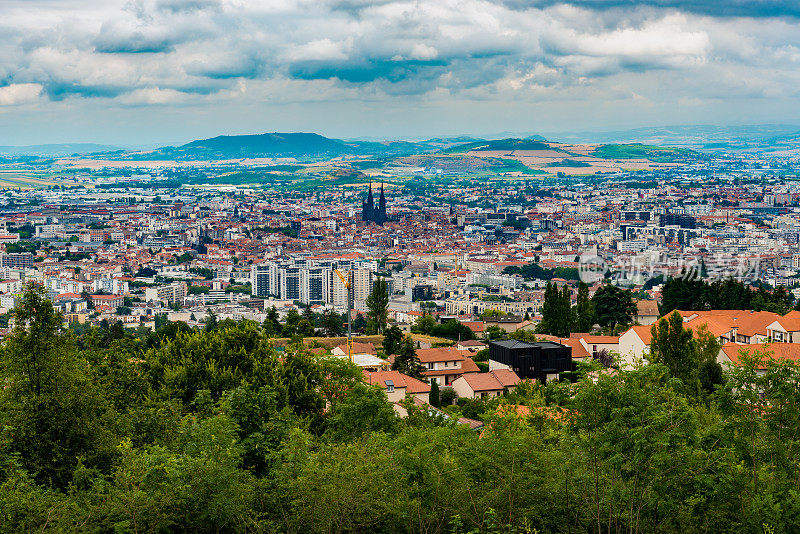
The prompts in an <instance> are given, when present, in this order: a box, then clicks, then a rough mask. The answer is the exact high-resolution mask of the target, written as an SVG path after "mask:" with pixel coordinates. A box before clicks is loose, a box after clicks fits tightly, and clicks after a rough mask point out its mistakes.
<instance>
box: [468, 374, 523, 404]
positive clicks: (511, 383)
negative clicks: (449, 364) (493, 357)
mask: <svg viewBox="0 0 800 534" xmlns="http://www.w3.org/2000/svg"><path fill="white" fill-rule="evenodd" d="M519 380H520V379H519V376H517V373H515V372H514V371H509V370H508V369H496V370H494V371H489V372H488V373H469V374H465V375H462V376H460V377H458V378H456V379H455V380H454V381H453V390H454V391H455V392H456V393H457V394H458V396H459V397H466V398H468V399H483V398H485V397H499V396H500V395H502V394H503V392H504V391H510V390H512V389H514V388H515V387H516V385H517V384H518V383H519Z"/></svg>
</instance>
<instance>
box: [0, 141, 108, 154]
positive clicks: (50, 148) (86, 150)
mask: <svg viewBox="0 0 800 534" xmlns="http://www.w3.org/2000/svg"><path fill="white" fill-rule="evenodd" d="M118 150H122V148H121V147H118V146H111V145H100V144H96V143H53V144H45V145H28V146H0V154H6V155H9V156H72V155H75V154H96V153H99V152H114V151H118Z"/></svg>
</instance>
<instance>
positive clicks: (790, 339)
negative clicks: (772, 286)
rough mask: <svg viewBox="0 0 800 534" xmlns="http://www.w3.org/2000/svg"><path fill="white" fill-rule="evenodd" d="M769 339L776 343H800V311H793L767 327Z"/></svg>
mask: <svg viewBox="0 0 800 534" xmlns="http://www.w3.org/2000/svg"><path fill="white" fill-rule="evenodd" d="M767 338H768V339H769V340H771V341H773V342H774V343H800V311H796V310H792V311H790V312H789V313H787V314H786V315H784V316H783V317H779V318H777V319H776V320H775V321H773V322H771V323H770V324H769V325H767Z"/></svg>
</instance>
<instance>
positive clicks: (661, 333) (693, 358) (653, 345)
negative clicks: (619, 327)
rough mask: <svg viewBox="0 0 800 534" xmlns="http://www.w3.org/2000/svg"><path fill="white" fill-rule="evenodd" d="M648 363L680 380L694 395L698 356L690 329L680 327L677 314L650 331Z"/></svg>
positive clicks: (654, 326) (679, 318)
mask: <svg viewBox="0 0 800 534" xmlns="http://www.w3.org/2000/svg"><path fill="white" fill-rule="evenodd" d="M651 333H652V336H653V337H652V340H651V342H650V357H649V359H650V361H651V362H653V363H661V364H663V365H664V366H666V368H667V369H668V370H669V372H670V374H671V375H672V376H674V377H675V378H679V379H681V381H683V384H684V386H686V388H687V391H696V386H697V385H698V384H697V370H698V367H699V366H700V356H699V351H698V348H697V342H696V341H695V339H694V336H693V335H692V330H691V329H686V328H684V327H683V317H681V314H680V313H678V312H677V311H674V312H672V313H671V314H670V315H669V317H666V318H662V319H661V320H660V321H658V323H656V324H654V325H653V326H652V328H651Z"/></svg>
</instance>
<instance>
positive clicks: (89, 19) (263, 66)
mask: <svg viewBox="0 0 800 534" xmlns="http://www.w3.org/2000/svg"><path fill="white" fill-rule="evenodd" d="M570 2H572V3H570ZM580 3H581V2H579V1H578V2H576V1H575V0H564V1H563V2H555V1H552V2H550V1H541V2H511V1H508V0H507V1H499V0H498V1H491V0H270V1H268V2H265V1H263V0H75V1H73V2H69V3H65V2H58V1H56V0H3V1H2V2H0V35H3V36H4V38H3V39H2V40H0V85H4V87H2V88H0V95H3V96H2V97H1V98H0V103H2V104H3V105H6V106H8V105H9V104H7V103H5V102H15V103H16V102H18V101H27V102H32V101H36V100H37V99H38V100H40V101H42V103H41V105H42V106H46V105H48V104H47V100H48V99H49V100H51V101H53V102H58V101H65V102H66V103H73V104H74V103H75V102H78V101H80V102H87V101H89V102H91V101H92V100H91V99H92V98H99V99H101V100H98V102H102V103H99V104H98V105H102V106H114V105H117V104H119V105H121V106H134V105H135V106H148V105H153V106H159V109H160V110H163V109H164V108H165V107H168V106H170V105H174V106H176V107H179V106H187V105H193V106H198V107H202V106H209V108H208V109H209V111H208V113H210V114H213V112H214V111H213V108H212V107H211V106H212V105H213V103H215V102H218V101H221V100H224V101H226V102H238V103H239V104H240V105H241V106H242V109H244V108H250V109H254V110H255V109H260V108H259V106H263V105H266V104H265V103H282V102H300V101H303V100H304V99H305V100H306V101H308V102H313V103H315V104H318V105H319V106H322V105H324V103H325V102H330V103H331V104H332V107H334V108H335V105H337V104H338V103H339V102H342V101H351V102H356V101H370V102H376V103H382V104H383V105H384V106H385V107H386V108H387V110H388V109H389V108H392V109H393V110H394V111H392V113H394V112H397V110H398V109H404V106H407V105H408V104H409V102H411V103H413V102H414V101H423V100H425V101H427V102H437V103H440V104H441V103H442V102H445V101H451V102H454V103H456V102H462V103H463V106H464V107H465V109H467V108H468V107H469V102H472V101H480V102H482V103H485V105H487V106H489V105H495V106H498V109H499V108H500V107H503V106H507V105H508V103H509V102H514V103H515V104H516V105H522V103H526V102H529V103H531V104H532V105H535V104H536V103H538V102H542V101H547V100H548V99H558V100H559V101H563V102H570V101H571V102H575V103H576V104H577V103H579V104H580V105H584V104H586V105H588V104H587V103H589V102H595V103H598V104H599V103H602V102H603V101H604V100H614V101H617V100H625V101H626V102H627V103H628V104H630V103H631V102H633V104H634V105H637V106H644V105H645V104H647V105H648V106H652V107H653V109H654V111H653V113H655V112H656V111H657V110H659V109H661V106H666V105H667V103H669V105H672V106H674V105H679V100H680V99H681V98H683V99H684V101H685V102H692V101H694V100H692V99H699V100H700V101H706V102H707V101H714V102H725V101H726V99H735V100H736V102H737V103H736V106H737V108H736V109H741V101H742V99H764V98H789V99H798V98H800V97H798V95H797V89H796V88H797V87H798V86H800V69H798V66H800V65H799V64H800V20H797V19H791V18H759V19H753V18H744V17H742V18H736V17H719V18H716V17H713V16H709V15H708V14H698V13H707V11H697V10H690V9H684V10H682V9H681V8H680V5H679V4H676V3H674V2H673V4H674V6H673V7H672V8H670V9H660V8H658V7H654V4H657V3H658V2H649V5H648V6H639V7H637V6H635V5H631V7H629V8H625V9H586V8H583V7H580ZM594 3H595V4H598V2H594ZM513 5H516V6H517V7H516V8H514V7H513ZM509 6H512V7H509ZM520 6H521V7H520ZM536 6H538V7H536ZM548 6H549V7H548ZM15 87H19V88H15ZM12 88H15V89H12ZM22 88H25V89H22ZM243 88H246V89H247V90H243ZM793 102H794V101H793ZM795 104H797V105H796V108H797V109H800V102H795ZM53 105H56V104H53ZM565 105H566V104H565ZM719 105H723V104H719ZM732 106H733V104H732ZM598 107H600V106H598ZM694 107H695V108H697V107H700V106H694ZM59 109H61V108H59ZM387 113H388V111H387ZM255 114H257V113H255ZM487 116H491V114H490V113H487ZM554 116H559V115H558V114H554ZM598 117H599V116H598ZM331 120H333V119H331ZM597 120H600V119H599V118H598V119H597ZM665 120H668V121H671V116H670V115H669V114H667V115H665Z"/></svg>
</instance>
